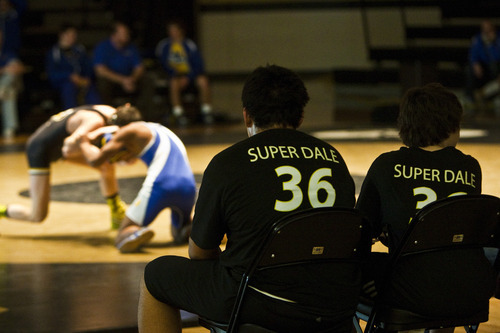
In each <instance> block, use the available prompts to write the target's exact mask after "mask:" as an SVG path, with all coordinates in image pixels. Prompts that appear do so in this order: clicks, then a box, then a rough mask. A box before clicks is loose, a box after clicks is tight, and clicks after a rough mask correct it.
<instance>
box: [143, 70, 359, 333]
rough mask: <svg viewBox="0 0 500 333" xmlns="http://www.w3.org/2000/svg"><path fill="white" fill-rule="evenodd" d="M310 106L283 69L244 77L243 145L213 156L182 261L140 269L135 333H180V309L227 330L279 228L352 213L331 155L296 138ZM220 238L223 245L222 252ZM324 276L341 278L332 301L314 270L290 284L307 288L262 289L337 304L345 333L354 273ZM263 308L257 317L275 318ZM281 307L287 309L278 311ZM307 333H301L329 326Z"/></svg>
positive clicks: (294, 326) (339, 162)
mask: <svg viewBox="0 0 500 333" xmlns="http://www.w3.org/2000/svg"><path fill="white" fill-rule="evenodd" d="M308 100H309V97H308V94H307V91H306V88H305V86H304V83H303V82H302V80H301V79H300V78H299V77H298V76H297V75H296V74H295V73H293V72H292V71H290V70H288V69H285V68H282V67H279V66H267V67H259V68H257V69H256V70H255V71H254V72H253V73H252V74H251V75H250V76H249V78H248V79H247V81H246V83H245V85H244V88H243V92H242V102H243V118H244V121H245V124H246V127H247V130H248V135H249V138H248V139H246V140H243V141H241V142H239V143H236V144H235V145H233V146H231V147H229V148H227V149H226V150H224V151H222V152H220V153H219V154H217V155H216V156H215V157H214V158H213V159H212V161H211V162H210V164H209V165H208V167H207V169H206V170H205V173H204V175H203V180H202V185H201V188H200V192H199V197H198V201H197V203H196V207H195V215H194V219H193V226H192V232H191V238H190V240H189V256H190V259H187V258H183V257H174V256H165V257H160V258H157V259H155V260H154V261H152V262H150V263H149V264H148V265H147V267H146V269H145V275H144V282H143V283H142V286H141V296H140V303H139V330H140V331H144V332H156V330H155V329H157V330H158V331H159V332H160V331H161V332H178V331H180V324H181V323H180V320H179V312H178V311H179V310H178V309H184V310H187V311H189V312H193V313H196V314H199V315H202V316H204V317H207V318H210V319H213V320H217V321H222V322H228V321H229V316H230V314H231V310H232V306H233V303H234V299H235V296H236V292H237V289H238V286H239V280H240V279H241V276H242V274H243V273H244V271H245V269H246V267H247V266H248V265H249V262H250V261H251V260H252V259H253V256H254V254H255V253H256V251H257V249H258V248H259V245H260V244H261V243H262V242H263V240H264V239H263V238H264V237H265V235H266V230H268V229H269V227H270V226H271V225H272V224H273V223H274V222H275V221H276V220H277V219H279V218H281V217H283V216H285V215H286V214H288V213H290V212H293V211H297V210H302V209H307V208H312V207H332V206H338V207H347V208H352V207H353V206H354V201H355V196H354V193H355V191H354V182H353V179H352V177H351V176H350V174H349V171H348V169H347V166H346V164H345V162H344V160H343V159H342V157H341V155H340V154H339V152H338V151H337V150H336V149H335V148H334V147H332V146H331V145H329V144H328V143H326V142H324V141H322V140H319V139H317V138H314V137H312V136H310V135H307V134H305V133H302V132H299V131H297V130H296V128H298V127H299V125H300V124H301V123H302V118H303V108H304V106H305V105H306V103H307V102H308ZM224 235H227V244H226V248H225V250H224V251H221V249H220V247H219V246H220V244H221V242H222V240H223V237H224ZM323 269H325V270H328V271H329V272H328V274H331V276H335V274H344V275H345V274H348V275H349V276H350V277H351V279H350V280H349V281H350V282H349V283H348V284H345V285H343V286H342V288H341V289H342V290H341V291H339V292H338V293H336V294H334V292H333V291H330V290H337V289H339V288H333V287H332V288H330V287H331V286H333V285H336V284H339V283H340V282H338V281H337V279H335V278H331V279H325V280H319V279H318V278H317V276H315V274H314V269H313V270H308V269H306V268H304V271H303V272H300V273H299V274H297V275H296V276H297V277H296V278H297V279H298V280H299V281H300V279H301V278H303V276H307V278H308V279H309V280H307V281H310V285H308V286H306V288H304V289H301V290H296V289H297V288H294V287H295V286H294V287H291V286H283V285H280V284H279V281H274V282H276V283H275V284H273V285H272V286H269V285H267V283H268V281H267V280H266V286H265V287H263V290H265V291H266V292H268V293H269V294H272V295H273V297H276V298H280V299H287V300H290V299H291V300H292V301H296V302H299V303H301V304H308V302H309V304H310V303H312V302H313V299H314V304H317V303H318V297H319V300H320V301H319V302H320V303H322V304H323V305H325V306H326V305H327V304H326V303H328V302H330V303H332V304H336V303H342V304H338V305H336V306H337V308H335V310H336V313H335V318H334V320H333V322H334V323H335V324H339V325H340V326H341V327H339V328H338V330H337V332H350V329H351V325H352V315H353V313H354V309H355V307H356V303H357V296H353V295H357V293H358V292H359V288H360V283H361V281H360V278H361V275H360V274H361V272H360V271H359V270H358V268H354V267H352V265H351V266H349V267H347V268H346V269H343V270H342V272H338V271H337V272H334V271H333V270H334V269H330V270H331V271H332V272H331V273H330V270H329V269H328V268H323ZM337 276H338V275H337ZM342 280H345V279H342ZM259 287H260V285H259ZM290 289H294V290H290ZM339 293H341V294H339ZM297 295H300V296H297ZM297 297H298V298H297ZM339 299H342V302H338V300H339ZM267 303H269V302H267ZM281 303H285V304H286V306H289V304H290V303H287V302H285V301H283V302H281ZM265 304H266V303H265V302H264V304H263V305H262V306H259V309H256V310H258V311H264V312H265V311H269V312H271V311H274V310H275V309H270V308H269V309H267V308H266V305H265ZM280 306H285V305H277V306H276V308H280ZM333 306H335V305H333ZM351 310H352V311H351ZM266 317H269V316H267V315H263V316H261V319H262V320H265V319H266ZM304 321H306V324H307V325H311V323H310V322H309V323H307V320H304V319H303V318H295V317H294V316H293V315H292V316H290V317H288V318H286V320H283V321H280V322H278V323H276V322H274V323H265V322H264V323H261V325H268V324H272V325H278V327H276V329H278V330H281V331H287V332H294V331H302V332H304V331H308V329H304V328H303V327H301V325H303V324H304ZM153 325H155V326H154V327H153ZM279 325H285V326H281V327H280V326H279ZM312 325H313V326H308V327H314V325H317V326H318V327H321V325H323V327H324V326H325V325H330V327H331V324H329V323H315V322H313V323H312Z"/></svg>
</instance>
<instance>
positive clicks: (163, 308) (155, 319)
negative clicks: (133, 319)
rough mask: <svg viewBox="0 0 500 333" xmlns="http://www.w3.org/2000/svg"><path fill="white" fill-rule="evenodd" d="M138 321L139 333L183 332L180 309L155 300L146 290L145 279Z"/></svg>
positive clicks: (140, 298) (142, 284)
mask: <svg viewBox="0 0 500 333" xmlns="http://www.w3.org/2000/svg"><path fill="white" fill-rule="evenodd" d="M137 319H138V323H139V332H148V333H156V332H158V333H164V332H181V331H182V324H181V315H180V312H179V309H176V308H174V307H172V306H170V305H168V304H165V303H162V302H160V301H158V300H157V299H156V298H154V297H153V296H152V295H151V294H150V293H149V291H148V288H146V284H145V283H144V278H143V279H142V280H141V287H140V296H139V308H138V315H137Z"/></svg>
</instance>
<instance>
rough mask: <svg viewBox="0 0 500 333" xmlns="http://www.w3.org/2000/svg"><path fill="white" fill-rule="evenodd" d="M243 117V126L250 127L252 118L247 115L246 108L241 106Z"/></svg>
mask: <svg viewBox="0 0 500 333" xmlns="http://www.w3.org/2000/svg"><path fill="white" fill-rule="evenodd" d="M243 119H244V121H245V126H246V127H252V126H253V120H252V118H250V116H249V115H248V112H247V109H246V108H243Z"/></svg>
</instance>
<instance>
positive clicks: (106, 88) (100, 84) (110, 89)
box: [96, 77, 121, 105]
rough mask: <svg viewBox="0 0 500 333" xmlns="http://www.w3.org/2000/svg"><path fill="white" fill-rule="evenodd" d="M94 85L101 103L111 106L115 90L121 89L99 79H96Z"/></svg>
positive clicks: (108, 81) (112, 83)
mask: <svg viewBox="0 0 500 333" xmlns="http://www.w3.org/2000/svg"><path fill="white" fill-rule="evenodd" d="M96 85H97V91H98V93H99V96H100V97H101V100H102V103H104V104H107V105H113V99H114V98H115V97H116V95H117V90H118V89H121V87H120V86H119V85H118V84H116V83H114V82H112V81H110V80H107V79H103V78H99V77H98V78H97V81H96Z"/></svg>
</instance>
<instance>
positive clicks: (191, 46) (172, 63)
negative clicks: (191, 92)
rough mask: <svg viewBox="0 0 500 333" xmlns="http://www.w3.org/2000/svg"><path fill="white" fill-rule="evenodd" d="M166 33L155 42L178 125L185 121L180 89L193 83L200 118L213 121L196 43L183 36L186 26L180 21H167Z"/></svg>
mask: <svg viewBox="0 0 500 333" xmlns="http://www.w3.org/2000/svg"><path fill="white" fill-rule="evenodd" d="M167 34H168V37H167V38H165V39H163V40H161V41H160V42H159V43H158V45H157V46H156V56H157V57H158V59H159V60H160V63H161V65H162V67H163V68H164V69H165V71H166V73H167V76H168V80H169V88H170V102H171V105H172V113H173V114H174V116H175V117H176V118H177V120H178V122H179V124H180V125H185V124H186V123H187V122H188V120H187V118H186V117H185V115H184V109H183V107H182V101H181V92H182V91H183V90H184V89H186V88H187V87H188V85H189V84H191V83H194V84H196V86H197V88H198V89H199V92H200V99H201V114H202V116H203V120H204V122H205V123H211V122H213V116H212V105H211V96H210V86H209V81H208V77H207V76H206V75H205V69H204V65H203V59H202V57H201V54H200V52H199V50H198V47H197V46H196V44H195V43H194V42H193V41H192V40H191V39H189V38H186V37H185V29H184V26H183V24H182V22H180V21H176V20H174V21H171V22H169V23H168V24H167Z"/></svg>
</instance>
